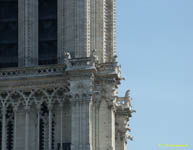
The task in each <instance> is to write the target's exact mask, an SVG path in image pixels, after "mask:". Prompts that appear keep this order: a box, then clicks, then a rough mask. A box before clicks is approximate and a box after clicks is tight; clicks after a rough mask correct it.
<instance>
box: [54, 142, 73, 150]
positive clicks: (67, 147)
mask: <svg viewBox="0 0 193 150" xmlns="http://www.w3.org/2000/svg"><path fill="white" fill-rule="evenodd" d="M57 150H61V143H58V144H57ZM62 150H71V143H62Z"/></svg>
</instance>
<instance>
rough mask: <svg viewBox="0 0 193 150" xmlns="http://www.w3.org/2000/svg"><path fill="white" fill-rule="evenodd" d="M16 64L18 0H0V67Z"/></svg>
mask: <svg viewBox="0 0 193 150" xmlns="http://www.w3.org/2000/svg"><path fill="white" fill-rule="evenodd" d="M17 66H18V0H0V68H7V67H17Z"/></svg>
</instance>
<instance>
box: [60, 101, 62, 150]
mask: <svg viewBox="0 0 193 150" xmlns="http://www.w3.org/2000/svg"><path fill="white" fill-rule="evenodd" d="M62 143H63V103H60V150H63V144H62Z"/></svg>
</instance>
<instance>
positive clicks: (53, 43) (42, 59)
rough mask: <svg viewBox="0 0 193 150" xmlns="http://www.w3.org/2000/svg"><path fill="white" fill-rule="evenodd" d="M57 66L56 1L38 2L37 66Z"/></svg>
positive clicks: (40, 0) (45, 0) (41, 0)
mask: <svg viewBox="0 0 193 150" xmlns="http://www.w3.org/2000/svg"><path fill="white" fill-rule="evenodd" d="M48 64H57V0H39V65H48Z"/></svg>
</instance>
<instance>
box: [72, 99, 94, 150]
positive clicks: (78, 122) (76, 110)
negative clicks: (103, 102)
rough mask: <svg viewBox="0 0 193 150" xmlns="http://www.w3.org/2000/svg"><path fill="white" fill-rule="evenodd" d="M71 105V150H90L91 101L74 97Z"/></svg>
mask: <svg viewBox="0 0 193 150" xmlns="http://www.w3.org/2000/svg"><path fill="white" fill-rule="evenodd" d="M71 104H72V120H71V121H72V128H71V131H72V136H71V138H72V139H71V142H72V147H71V149H72V150H77V149H79V150H92V126H91V118H92V116H91V99H88V98H86V97H84V96H83V97H76V98H75V99H74V100H72V101H71Z"/></svg>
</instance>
